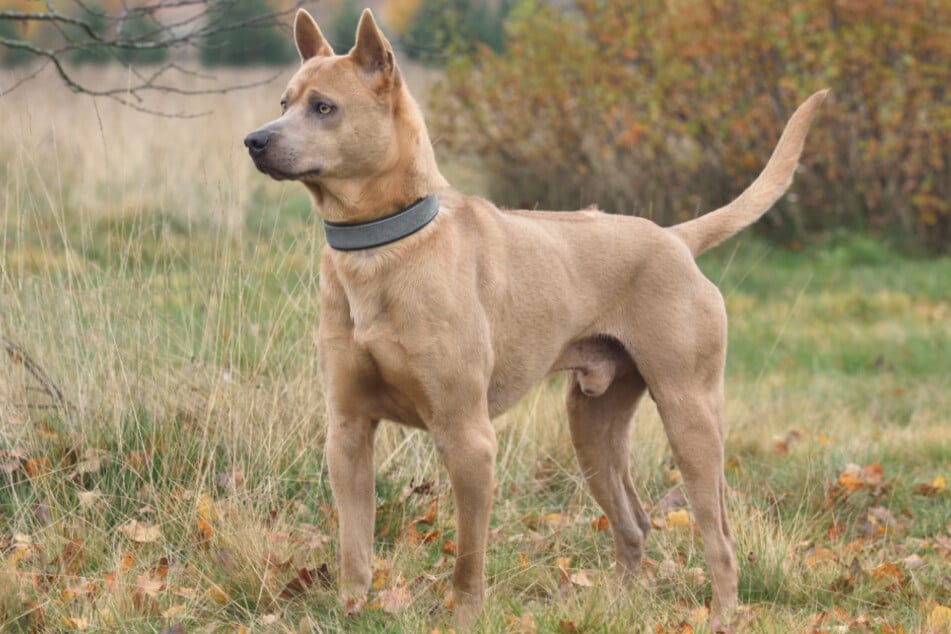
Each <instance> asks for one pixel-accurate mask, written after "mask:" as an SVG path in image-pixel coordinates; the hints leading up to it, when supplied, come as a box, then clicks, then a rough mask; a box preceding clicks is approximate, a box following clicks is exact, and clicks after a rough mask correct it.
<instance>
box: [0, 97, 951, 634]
mask: <svg viewBox="0 0 951 634" xmlns="http://www.w3.org/2000/svg"><path fill="white" fill-rule="evenodd" d="M414 81H415V80H414ZM279 91H280V86H279V84H275V85H274V86H272V87H270V88H266V89H260V90H255V91H252V92H249V93H241V94H235V95H227V96H217V97H214V98H209V99H207V100H205V101H203V102H201V103H196V104H195V108H194V109H195V110H203V109H209V108H210V109H212V110H213V114H212V115H210V116H209V117H205V118H201V119H184V120H183V119H157V118H154V117H150V116H147V115H142V114H139V113H135V112H132V111H130V110H124V109H121V108H117V107H116V106H115V105H114V104H111V103H108V102H100V103H98V104H96V103H95V102H93V101H91V100H88V99H83V98H78V97H75V96H72V95H70V94H68V93H67V92H66V91H65V90H64V89H62V88H61V87H59V86H58V85H56V84H55V83H51V82H42V81H40V82H34V83H32V84H28V85H27V86H25V87H24V88H23V89H22V90H21V91H19V92H17V93H14V94H12V95H9V96H6V97H3V98H0V120H2V121H4V123H5V125H4V126H3V128H2V129H0V143H2V145H3V147H4V148H7V151H6V152H5V154H4V155H3V157H2V159H0V174H3V180H2V190H0V191H2V199H0V336H2V337H7V338H9V340H10V341H13V342H15V343H16V344H17V345H19V346H22V350H23V351H24V352H25V353H26V354H27V355H28V356H29V357H30V358H31V359H33V360H34V361H35V362H36V363H37V364H38V365H39V366H40V367H42V369H43V370H44V371H45V372H46V373H48V375H49V380H50V381H52V382H54V383H55V384H56V386H57V387H58V388H59V389H61V390H62V392H63V394H64V395H65V398H66V399H68V400H69V402H70V405H69V406H67V407H60V406H58V403H57V401H56V399H55V398H51V397H50V396H49V394H48V393H47V391H44V390H43V387H44V382H43V379H42V378H41V379H37V377H36V376H35V375H34V374H31V373H30V372H29V368H28V367H27V365H26V364H25V357H24V355H23V354H22V353H20V354H8V353H7V352H5V351H3V350H4V349H3V348H0V511H2V512H0V518H2V519H0V552H2V555H3V557H4V559H5V561H4V562H3V570H2V571H0V629H7V628H13V629H15V628H23V629H30V628H35V627H36V626H37V625H38V624H39V623H40V622H44V623H45V624H46V628H47V629H48V630H52V631H57V630H60V629H76V628H80V629H82V628H86V629H90V630H97V631H114V630H135V631H139V630H148V631H154V630H163V629H164V628H166V627H171V626H173V625H175V624H182V625H183V626H185V627H187V628H188V630H202V631H218V630H226V631H232V630H234V631H239V630H240V629H241V628H247V629H252V630H255V631H257V630H267V631H271V630H274V631H309V630H314V631H325V630H326V631H339V630H341V629H345V630H350V631H363V630H367V631H428V630H429V629H430V628H432V627H440V628H443V629H445V628H446V627H447V615H448V610H447V609H446V608H445V607H443V604H444V601H445V597H446V592H447V590H448V584H449V575H450V570H451V564H452V555H451V554H446V553H445V552H444V548H445V549H447V550H451V548H450V547H449V546H446V545H445V544H446V541H447V540H452V539H453V535H454V530H455V529H454V526H453V520H452V503H451V498H450V495H449V490H448V483H447V478H446V477H445V475H444V474H443V473H442V470H441V468H440V466H439V465H438V461H437V460H436V457H435V455H434V452H433V450H432V447H431V445H430V443H429V442H428V440H427V439H426V438H425V436H424V435H422V434H420V433H416V432H409V431H406V430H403V429H401V428H398V427H396V426H393V425H388V426H385V428H384V431H383V433H382V434H381V437H380V439H379V441H378V443H377V447H376V462H377V467H378V478H377V484H378V499H379V513H378V531H377V539H378V542H377V554H378V556H379V558H380V559H379V561H377V563H376V569H377V570H378V571H380V572H378V577H377V578H378V581H379V583H378V587H375V589H374V591H373V593H372V596H371V603H370V608H375V609H367V610H364V612H363V613H362V614H361V615H359V616H356V617H349V618H348V617H345V616H344V614H343V611H342V610H341V609H340V608H339V606H337V604H336V601H335V599H334V594H333V577H334V574H335V572H336V566H335V560H334V553H335V551H334V540H335V530H336V527H335V517H334V512H333V508H332V502H331V499H330V494H329V487H328V486H327V480H326V470H325V467H324V464H323V457H322V452H321V447H322V434H323V429H324V407H323V402H322V399H321V394H320V389H319V377H318V375H317V369H316V361H315V357H314V354H313V349H312V348H311V346H310V341H311V333H312V330H313V326H314V324H315V323H316V320H317V319H318V315H319V306H318V302H317V289H318V283H319V280H318V277H317V266H316V263H317V255H318V253H319V250H320V249H321V248H322V242H323V238H322V235H321V233H320V230H319V228H318V226H317V223H316V222H314V219H313V218H311V217H310V214H309V209H308V207H309V203H308V201H307V199H306V196H305V195H304V193H303V192H302V191H301V190H300V188H298V187H295V186H294V185H286V184H278V183H273V182H270V181H269V180H268V179H266V178H264V177H263V176H261V175H259V174H257V173H256V172H255V171H254V170H253V168H252V166H251V165H250V162H249V161H248V160H247V158H246V156H245V154H244V151H243V148H242V146H241V138H242V136H243V134H244V133H245V132H246V131H249V130H251V129H252V128H254V127H256V126H257V125H259V124H260V123H261V122H263V121H265V120H267V119H269V118H270V117H272V116H275V115H276V114H277V111H278V108H277V104H276V101H277V95H278V94H279ZM154 105H155V107H156V108H159V109H161V108H164V107H166V106H172V105H174V102H172V101H169V100H168V98H166V97H159V98H158V100H157V101H156V102H155V104H154ZM460 171H462V170H460ZM471 182H476V183H477V182H478V179H477V178H473V180H472V181H471ZM703 266H704V268H705V269H706V270H707V272H708V273H709V275H710V276H711V277H712V279H714V280H716V281H718V282H719V283H720V286H721V288H723V290H724V294H725V295H726V297H727V304H728V307H729V311H730V316H731V321H732V326H731V327H732V330H731V359H730V365H729V368H728V374H729V376H728V405H727V409H728V415H729V420H730V424H731V432H730V437H729V441H728V449H727V452H728V456H729V469H728V480H729V482H730V484H731V486H732V487H733V489H734V492H733V494H732V496H731V507H732V514H733V518H734V525H735V526H736V529H737V533H738V539H739V543H740V553H741V557H742V560H743V566H742V568H743V570H742V576H741V594H742V599H743V600H744V602H745V603H746V604H747V606H748V607H747V608H746V609H745V611H744V613H743V614H744V616H743V618H744V619H745V620H746V621H747V622H748V623H747V625H748V629H750V630H752V631H763V632H780V631H781V632H787V631H813V630H819V631H833V630H836V628H843V627H844V628H853V630H857V631H897V630H885V629H883V628H885V627H886V625H885V624H887V625H888V626H889V627H891V626H895V627H897V626H901V627H903V628H904V631H908V632H911V631H921V630H923V629H927V628H928V627H929V621H928V620H929V618H939V617H940V611H939V612H938V614H939V617H933V616H932V615H933V614H934V613H935V606H937V605H944V606H947V605H949V604H951V582H949V579H948V576H947V569H948V563H949V561H951V551H949V544H951V541H949V537H948V527H947V526H946V523H947V517H948V514H949V512H951V501H949V495H948V493H947V492H946V491H944V492H940V491H935V492H934V495H933V496H930V497H929V496H927V495H923V494H921V493H919V492H916V491H917V488H916V487H918V485H921V484H927V483H933V484H934V483H936V480H935V478H936V477H937V476H942V475H943V476H945V477H947V476H949V475H951V473H949V471H951V445H949V440H951V433H949V431H948V430H949V427H948V412H949V411H951V395H949V394H951V390H949V388H951V385H949V376H951V362H949V361H948V359H949V358H951V354H949V353H951V332H949V331H948V328H947V320H948V317H949V315H951V300H949V297H948V293H947V287H946V280H947V279H949V276H951V262H949V261H948V260H947V259H945V260H932V261H927V262H914V261H907V260H902V259H900V258H897V257H895V256H892V255H891V254H888V253H887V252H885V251H882V250H881V249H880V248H878V247H876V246H869V245H868V244H866V243H864V242H862V241H847V242H846V243H844V244H843V245H842V246H838V247H832V248H829V249H826V250H823V251H818V250H816V251H813V252H811V253H809V254H804V255H796V254H781V253H775V252H771V251H770V250H768V249H767V248H766V247H764V246H763V245H761V244H759V243H756V242H747V243H745V244H742V245H739V246H738V247H737V248H736V250H735V252H734V253H732V254H731V248H730V247H725V248H723V249H721V252H720V253H718V254H717V255H716V256H715V257H714V258H713V259H709V260H705V261H704V262H703ZM37 388H39V390H37ZM561 388H562V385H561V379H560V378H557V377H556V378H554V379H552V380H551V381H549V382H547V383H546V384H544V385H542V386H541V387H540V388H539V389H538V390H536V391H535V392H533V393H532V394H531V395H530V396H529V397H527V398H526V399H525V400H524V401H523V402H522V403H520V404H519V405H518V406H517V407H516V408H514V409H513V410H512V411H511V412H509V413H508V414H506V415H505V416H503V417H501V418H500V419H499V420H498V421H497V422H496V427H497V430H498V436H499V446H500V452H499V465H498V469H497V481H498V491H497V495H496V501H495V510H494V513H493V520H492V526H493V533H492V539H491V552H490V561H489V570H488V574H489V581H490V588H491V589H490V598H489V605H488V608H487V611H486V616H485V622H484V624H483V629H484V631H487V632H495V631H533V630H535V629H537V630H538V631H571V630H570V627H572V626H573V627H575V628H576V630H577V631H612V632H614V631H616V632H629V631H654V630H655V628H657V627H659V628H660V631H685V628H686V627H687V625H689V626H691V627H694V628H695V631H704V629H705V628H706V625H705V623H704V620H705V619H704V612H703V605H704V602H705V601H706V600H707V599H708V598H709V585H708V584H707V583H706V582H705V581H704V580H703V578H702V577H703V570H704V563H703V558H702V554H701V551H700V544H699V540H698V538H697V537H696V536H695V532H694V531H693V530H691V529H690V528H689V527H686V528H673V527H671V528H668V529H666V530H657V531H655V532H654V534H652V536H651V538H650V541H649V549H648V560H647V562H646V563H645V567H644V574H643V577H642V579H643V583H642V584H639V585H638V586H637V587H635V588H633V589H632V590H621V589H618V588H616V587H615V586H614V585H613V582H612V581H611V569H610V568H611V563H610V562H611V558H610V550H611V548H610V539H609V533H608V532H606V531H601V530H598V525H597V524H596V523H595V525H594V526H592V524H591V522H592V520H596V519H597V517H598V515H599V514H600V513H599V510H598V509H597V508H596V507H595V506H594V505H593V503H592V502H591V501H590V499H589V498H588V496H587V494H586V492H585V490H584V487H583V483H582V481H581V478H580V477H579V474H578V472H577V468H576V466H575V463H574V457H573V455H572V453H571V449H570V442H569V441H568V436H567V429H566V424H565V420H564V413H563V410H562V407H561V402H562V396H561V394H562V389H561ZM633 433H634V440H635V442H634V445H635V447H636V450H635V452H634V455H633V456H632V467H633V469H634V473H635V482H636V484H637V486H638V488H639V490H640V491H641V492H642V494H643V495H642V497H643V498H644V499H645V500H647V501H650V502H651V503H652V504H654V505H655V506H656V505H657V503H658V502H659V501H661V500H662V499H663V498H664V497H665V495H667V493H668V492H669V491H670V490H671V489H672V488H675V487H676V481H677V476H676V472H675V471H674V470H672V468H671V465H670V456H669V450H668V448H667V444H666V441H665V439H664V437H663V433H662V429H661V426H660V423H659V420H658V417H657V414H656V411H655V409H654V407H653V405H652V404H650V403H649V402H648V403H647V404H645V406H644V407H643V408H642V410H641V411H640V412H639V413H638V414H637V419H636V423H635V429H634V432H633ZM848 463H856V464H858V465H860V466H861V465H870V464H880V465H882V467H883V474H884V476H883V481H882V483H881V485H877V484H875V482H874V478H872V479H871V481H869V482H864V481H862V480H861V477H860V480H859V482H860V484H861V486H858V488H855V489H854V490H853V491H852V492H851V493H848V491H843V492H840V493H838V494H837V493H836V488H835V487H840V488H841V487H842V485H841V484H840V474H842V473H843V472H847V471H846V465H847V464H848ZM873 471H874V470H873ZM856 477H859V476H856ZM428 481H433V484H432V485H431V486H427V487H423V488H422V489H420V490H418V491H416V492H414V491H413V487H414V486H416V485H419V484H420V483H425V482H428ZM845 481H846V482H847V483H848V482H850V481H849V480H848V479H847V478H846V480H845ZM411 484H412V485H413V486H410V485H411ZM922 491H927V490H926V489H922ZM434 502H435V507H434V512H435V515H434V516H432V515H430V513H429V509H430V508H431V506H432V505H433V503H434ZM880 509H884V511H882V510H880ZM427 515H428V516H429V517H427ZM653 516H654V517H655V519H656V521H657V523H658V525H659V526H663V525H664V524H665V522H667V520H668V518H667V516H666V514H665V512H662V511H659V510H656V509H655V510H654V512H653ZM420 518H426V519H427V520H429V523H426V522H416V523H415V524H414V521H415V520H418V519H420ZM870 518H871V519H870ZM132 520H135V521H136V522H140V523H141V524H137V525H132V524H130V521H132ZM135 526H140V527H142V526H144V527H147V528H148V529H149V530H150V531H151V530H152V529H157V532H145V533H136V530H137V529H135ZM428 531H438V534H437V533H436V532H428ZM913 556H914V557H918V558H919V559H920V562H921V563H919V561H918V560H916V559H914V558H913ZM561 558H567V559H561ZM892 563H894V564H896V567H897V568H896V569H897V571H898V572H897V575H895V574H892V571H891V569H890V568H887V567H886V568H882V566H883V565H887V564H892ZM324 565H326V566H327V567H326V576H324V573H323V572H322V566H324ZM302 570H304V571H306V572H304V573H302V572H301V571H302ZM582 571H583V572H584V575H581V574H580V573H581V572H582ZM876 571H877V572H876ZM586 580H587V582H590V583H591V584H592V585H591V586H590V587H589V586H588V585H587V583H586ZM410 597H411V598H412V603H411V604H410V601H409V598H410ZM936 623H937V621H932V622H931V623H930V625H932V626H936V627H937V625H936ZM678 628H680V629H678ZM863 628H864V629H863Z"/></svg>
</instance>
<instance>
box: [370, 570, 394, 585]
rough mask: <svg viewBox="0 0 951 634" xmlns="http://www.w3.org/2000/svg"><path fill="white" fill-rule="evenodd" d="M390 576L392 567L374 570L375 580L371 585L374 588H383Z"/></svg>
mask: <svg viewBox="0 0 951 634" xmlns="http://www.w3.org/2000/svg"><path fill="white" fill-rule="evenodd" d="M389 578H390V569H389V568H377V569H376V570H374V571H373V581H372V582H371V583H370V587H371V588H373V589H374V590H382V589H383V587H384V586H385V585H386V581H387V579H389Z"/></svg>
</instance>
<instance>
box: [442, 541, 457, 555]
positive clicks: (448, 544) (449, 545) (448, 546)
mask: <svg viewBox="0 0 951 634" xmlns="http://www.w3.org/2000/svg"><path fill="white" fill-rule="evenodd" d="M442 551H443V553H445V554H447V555H455V554H456V543H455V542H454V541H452V540H451V539H447V540H446V541H444V542H443V543H442Z"/></svg>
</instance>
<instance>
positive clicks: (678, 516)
mask: <svg viewBox="0 0 951 634" xmlns="http://www.w3.org/2000/svg"><path fill="white" fill-rule="evenodd" d="M666 521H667V527H668V528H676V527H678V526H690V514H689V513H687V509H679V510H677V511H671V512H670V513H668V514H667V518H666Z"/></svg>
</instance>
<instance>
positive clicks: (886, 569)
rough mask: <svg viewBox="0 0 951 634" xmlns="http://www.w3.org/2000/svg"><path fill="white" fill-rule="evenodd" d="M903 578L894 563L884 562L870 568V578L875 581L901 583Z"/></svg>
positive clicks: (899, 569) (902, 574)
mask: <svg viewBox="0 0 951 634" xmlns="http://www.w3.org/2000/svg"><path fill="white" fill-rule="evenodd" d="M904 576H905V575H904V573H902V571H901V568H899V567H898V564H895V563H891V562H886V563H884V564H882V565H880V566H876V567H875V568H872V578H873V579H875V580H876V581H901V580H902V579H903V578H904Z"/></svg>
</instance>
